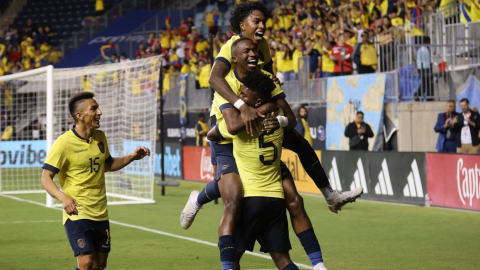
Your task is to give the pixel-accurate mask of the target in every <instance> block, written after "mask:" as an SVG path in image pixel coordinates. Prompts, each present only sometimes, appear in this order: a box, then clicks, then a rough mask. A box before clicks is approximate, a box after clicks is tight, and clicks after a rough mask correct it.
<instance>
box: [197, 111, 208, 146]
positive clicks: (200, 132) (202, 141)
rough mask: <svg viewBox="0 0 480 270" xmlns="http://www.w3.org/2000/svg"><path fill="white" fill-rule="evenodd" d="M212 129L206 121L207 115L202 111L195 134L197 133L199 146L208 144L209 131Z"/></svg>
mask: <svg viewBox="0 0 480 270" xmlns="http://www.w3.org/2000/svg"><path fill="white" fill-rule="evenodd" d="M209 130H210V128H209V126H208V123H205V115H203V113H200V114H199V115H198V122H197V124H196V125H195V134H196V135H197V140H196V144H197V146H208V142H207V140H206V139H207V133H208V131H209Z"/></svg>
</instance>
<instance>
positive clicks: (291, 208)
mask: <svg viewBox="0 0 480 270" xmlns="http://www.w3.org/2000/svg"><path fill="white" fill-rule="evenodd" d="M287 207H288V212H290V214H291V215H294V216H295V215H301V214H303V213H304V212H305V208H304V206H303V198H302V196H300V194H298V193H297V194H296V195H295V196H294V197H293V198H292V200H290V201H288V202H287Z"/></svg>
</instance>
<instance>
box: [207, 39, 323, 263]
mask: <svg viewBox="0 0 480 270" xmlns="http://www.w3.org/2000/svg"><path fill="white" fill-rule="evenodd" d="M236 42H238V41H236ZM234 45H235V44H234ZM252 46H253V44H252ZM242 82H243V85H242V86H241V88H240V98H241V99H242V100H243V101H244V102H245V103H246V104H247V105H249V106H252V107H255V108H259V107H260V106H261V105H263V104H264V103H265V102H266V101H268V100H269V99H270V93H271V92H272V91H273V90H274V89H275V88H276V87H275V84H274V83H273V81H272V80H271V79H270V78H269V76H268V75H266V74H262V73H257V72H253V73H249V74H247V75H246V76H245V77H244V78H243V80H242ZM277 114H280V115H282V114H283V111H282V110H281V109H279V110H278V112H277ZM238 118H239V120H240V121H241V117H240V115H238ZM277 119H279V118H273V120H276V124H277V125H276V126H275V125H274V124H273V123H270V121H271V120H272V119H266V120H265V122H266V123H267V124H266V126H268V127H273V128H274V129H272V130H269V132H267V131H260V132H255V134H254V135H253V137H252V136H251V135H250V134H248V133H247V132H246V131H245V126H243V128H241V129H240V128H238V127H237V126H236V127H235V131H236V132H237V131H238V134H236V135H232V134H230V132H229V131H230V130H231V127H229V126H228V124H227V123H226V121H225V120H224V121H220V122H219V123H218V124H217V125H216V126H215V128H213V129H212V130H210V131H209V133H208V139H209V140H212V141H219V140H225V139H233V153H234V156H235V160H236V161H237V167H238V171H239V173H240V178H241V181H242V184H243V191H244V196H245V199H243V205H242V208H241V209H242V210H241V212H242V214H241V219H240V222H239V226H238V230H237V234H236V235H237V237H236V247H235V249H236V252H237V255H236V260H235V263H236V266H235V269H240V265H239V261H240V258H241V256H242V254H243V253H244V252H245V251H246V250H250V251H253V248H254V245H255V241H258V242H259V243H260V245H261V251H262V252H265V253H270V256H271V257H272V259H273V261H274V262H275V266H276V267H277V268H278V269H283V270H294V269H298V267H297V266H296V265H295V264H294V263H293V262H292V261H291V259H290V256H289V254H288V252H289V250H290V249H291V245H290V239H289V236H288V221H287V216H286V213H285V207H286V202H285V199H284V189H283V187H282V175H281V170H280V164H281V161H280V156H281V155H282V141H283V128H281V127H280V125H279V123H278V120H277ZM280 119H281V117H280ZM287 171H288V169H287ZM322 266H323V263H322ZM315 269H326V268H324V267H323V268H318V267H315Z"/></svg>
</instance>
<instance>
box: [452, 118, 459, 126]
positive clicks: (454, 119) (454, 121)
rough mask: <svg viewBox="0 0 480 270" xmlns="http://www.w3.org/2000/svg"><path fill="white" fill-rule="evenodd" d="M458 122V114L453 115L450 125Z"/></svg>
mask: <svg viewBox="0 0 480 270" xmlns="http://www.w3.org/2000/svg"><path fill="white" fill-rule="evenodd" d="M457 122H458V116H455V118H453V121H452V125H455V124H456V123H457Z"/></svg>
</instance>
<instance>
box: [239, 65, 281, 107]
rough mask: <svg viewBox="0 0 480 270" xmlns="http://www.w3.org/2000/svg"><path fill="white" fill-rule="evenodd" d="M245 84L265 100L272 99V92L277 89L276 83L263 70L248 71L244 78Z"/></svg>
mask: <svg viewBox="0 0 480 270" xmlns="http://www.w3.org/2000/svg"><path fill="white" fill-rule="evenodd" d="M242 83H243V85H245V86H246V87H247V88H248V89H250V90H252V91H254V92H257V93H258V94H259V95H260V98H261V99H263V100H264V101H267V100H268V99H270V95H271V92H272V91H273V90H274V89H275V87H276V86H275V83H274V82H273V80H272V78H270V76H268V75H267V74H264V73H261V72H252V73H248V74H247V76H245V78H243V79H242Z"/></svg>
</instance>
